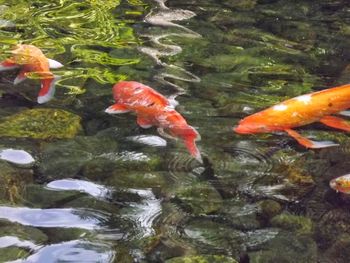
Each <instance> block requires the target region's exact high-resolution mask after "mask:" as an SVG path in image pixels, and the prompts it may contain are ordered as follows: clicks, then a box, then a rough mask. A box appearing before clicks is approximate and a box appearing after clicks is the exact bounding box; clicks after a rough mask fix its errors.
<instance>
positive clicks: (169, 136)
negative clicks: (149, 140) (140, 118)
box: [157, 128, 177, 141]
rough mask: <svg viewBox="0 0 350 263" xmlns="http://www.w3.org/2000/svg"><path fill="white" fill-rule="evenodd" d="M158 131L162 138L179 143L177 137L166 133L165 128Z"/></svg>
mask: <svg viewBox="0 0 350 263" xmlns="http://www.w3.org/2000/svg"><path fill="white" fill-rule="evenodd" d="M157 131H158V133H159V135H160V136H163V137H164V138H168V139H171V140H175V141H177V138H176V137H174V136H172V135H170V134H169V133H167V132H165V131H164V129H163V128H158V129H157Z"/></svg>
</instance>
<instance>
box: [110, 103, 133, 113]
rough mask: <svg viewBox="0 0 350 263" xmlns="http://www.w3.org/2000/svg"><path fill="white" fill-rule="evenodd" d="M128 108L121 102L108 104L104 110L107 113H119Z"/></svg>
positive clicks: (125, 111)
mask: <svg viewBox="0 0 350 263" xmlns="http://www.w3.org/2000/svg"><path fill="white" fill-rule="evenodd" d="M129 111H130V110H129V109H128V108H127V107H126V106H125V105H123V104H118V103H116V104H113V105H112V106H109V107H108V108H107V109H106V110H105V112H107V113H109V114H120V113H127V112H129Z"/></svg>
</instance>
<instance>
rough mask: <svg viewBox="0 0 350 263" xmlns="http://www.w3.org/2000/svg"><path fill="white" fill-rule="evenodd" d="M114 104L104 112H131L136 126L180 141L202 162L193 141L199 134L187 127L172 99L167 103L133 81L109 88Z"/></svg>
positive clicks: (148, 88) (158, 94)
mask: <svg viewBox="0 0 350 263" xmlns="http://www.w3.org/2000/svg"><path fill="white" fill-rule="evenodd" d="M113 97H114V100H115V102H116V103H115V104H113V105H112V106H110V107H108V108H107V109H106V112H107V113H110V114H118V113H126V112H130V111H131V112H134V113H136V115H137V124H138V125H139V126H141V127H142V128H150V127H152V126H156V127H158V132H159V133H160V135H162V136H164V137H168V138H173V139H174V138H175V139H176V138H180V139H181V140H182V141H183V142H184V144H185V146H186V148H187V149H188V151H189V152H190V154H191V155H192V156H193V157H194V158H196V159H197V160H198V161H199V162H202V157H201V154H200V151H199V150H198V148H197V146H196V143H195V142H196V141H198V140H199V139H200V135H199V133H198V132H197V131H196V130H195V129H194V128H193V127H192V126H190V125H188V124H187V122H186V120H185V119H184V117H182V116H181V114H180V113H178V112H177V111H176V110H175V109H174V108H175V106H176V104H177V102H176V101H175V100H170V99H167V98H166V97H164V96H163V95H161V94H160V93H158V92H156V91H155V90H154V89H152V88H150V87H148V86H146V85H143V84H141V83H139V82H136V81H121V82H119V83H117V84H115V85H114V87H113Z"/></svg>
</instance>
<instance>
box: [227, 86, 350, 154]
mask: <svg viewBox="0 0 350 263" xmlns="http://www.w3.org/2000/svg"><path fill="white" fill-rule="evenodd" d="M348 108H350V84H347V85H343V86H339V87H334V88H330V89H326V90H322V91H318V92H313V93H309V94H306V95H301V96H298V97H295V98H292V99H289V100H286V101H284V102H281V103H279V104H277V105H274V106H272V107H270V108H268V109H265V110H263V111H260V112H258V113H255V114H253V115H250V116H248V117H246V118H244V119H242V120H241V121H240V122H239V124H238V126H237V127H236V128H234V131H235V132H237V133H241V134H255V133H267V132H275V131H285V132H287V133H288V134H289V135H290V136H291V137H293V138H294V139H295V140H297V141H298V142H299V143H300V144H301V145H303V146H305V147H306V148H324V147H330V146H337V145H338V144H335V143H333V142H329V141H325V142H315V141H312V140H310V139H307V138H305V137H303V136H302V135H300V134H299V133H297V132H296V131H294V130H293V129H292V128H295V127H299V126H303V125H307V124H310V123H313V122H321V123H323V124H325V125H327V126H329V127H332V128H336V129H340V130H343V131H347V132H349V131H350V124H349V123H348V122H347V121H345V120H343V119H341V118H339V117H335V116H331V115H332V114H336V113H339V114H342V113H343V115H348V114H347V113H346V112H344V111H345V110H346V109H348Z"/></svg>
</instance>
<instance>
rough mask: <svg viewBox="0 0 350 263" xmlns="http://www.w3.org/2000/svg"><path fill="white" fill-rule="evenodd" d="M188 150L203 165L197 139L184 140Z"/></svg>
mask: <svg viewBox="0 0 350 263" xmlns="http://www.w3.org/2000/svg"><path fill="white" fill-rule="evenodd" d="M184 142H185V145H186V148H187V149H188V151H189V152H190V154H191V155H192V156H193V157H194V158H195V159H196V160H197V161H198V162H200V163H203V159H202V155H201V153H200V151H199V149H198V148H197V145H196V142H195V138H193V137H188V138H186V139H185V140H184Z"/></svg>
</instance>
